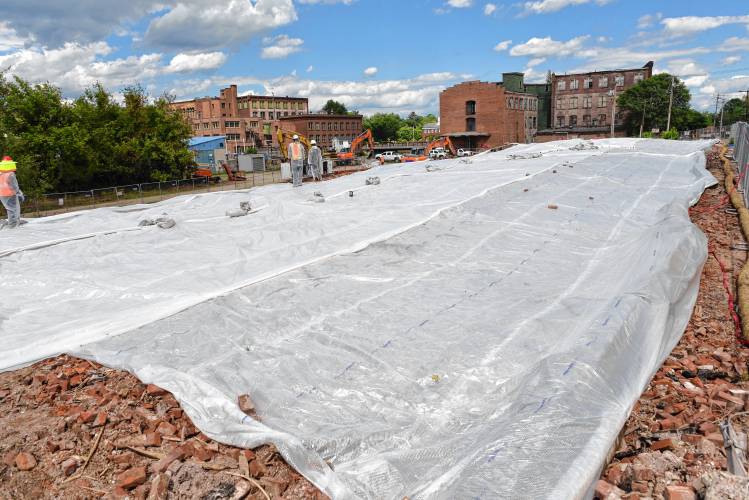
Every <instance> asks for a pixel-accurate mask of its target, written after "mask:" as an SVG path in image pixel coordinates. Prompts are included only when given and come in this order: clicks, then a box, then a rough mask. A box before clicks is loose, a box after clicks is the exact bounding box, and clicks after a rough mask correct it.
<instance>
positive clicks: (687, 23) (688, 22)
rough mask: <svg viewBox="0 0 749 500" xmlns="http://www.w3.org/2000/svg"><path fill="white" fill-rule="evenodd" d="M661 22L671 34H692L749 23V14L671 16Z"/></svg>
mask: <svg viewBox="0 0 749 500" xmlns="http://www.w3.org/2000/svg"><path fill="white" fill-rule="evenodd" d="M661 24H662V25H663V26H664V27H665V28H666V31H668V32H669V33H671V34H674V35H690V34H693V33H699V32H700V31H706V30H710V29H713V28H719V27H720V26H724V25H726V24H747V25H749V16H713V17H710V16H705V17H699V16H684V17H669V18H666V19H663V20H662V21H661Z"/></svg>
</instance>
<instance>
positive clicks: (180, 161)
mask: <svg viewBox="0 0 749 500" xmlns="http://www.w3.org/2000/svg"><path fill="white" fill-rule="evenodd" d="M124 97H125V99H124V100H125V104H124V106H122V105H120V104H119V103H117V101H115V100H114V99H113V98H112V96H111V95H110V94H109V93H108V92H107V91H106V90H105V89H104V88H103V87H102V86H101V85H99V84H97V85H94V86H92V87H91V88H89V89H86V90H85V91H84V93H83V95H81V96H80V97H78V98H77V99H75V100H74V101H73V102H72V103H71V102H69V101H66V100H64V99H63V98H62V94H61V92H60V90H59V89H57V88H56V87H54V86H51V85H49V84H40V85H31V84H29V83H28V82H26V81H24V80H22V79H20V78H18V77H15V78H12V79H9V78H6V77H5V75H3V74H0V154H2V155H5V154H8V155H11V156H13V158H14V159H15V160H16V161H17V162H18V165H19V169H18V177H19V181H20V183H21V185H22V186H23V189H24V191H25V192H28V193H30V194H39V193H44V192H60V191H80V190H90V189H95V188H100V187H109V186H113V185H116V184H135V183H142V182H151V181H154V180H165V179H175V178H181V177H183V176H184V175H185V173H186V171H187V168H188V167H190V166H191V165H192V163H193V159H192V154H191V153H190V151H188V149H187V139H188V138H189V137H190V135H191V133H192V131H191V130H190V127H189V125H188V124H187V123H186V122H185V121H184V120H183V119H182V117H181V116H179V114H178V113H177V112H176V111H173V110H172V109H171V108H169V106H168V99H167V98H166V97H162V98H159V99H157V100H156V101H155V102H153V103H151V102H149V98H148V96H147V94H146V93H145V91H144V90H143V89H142V88H141V87H132V88H129V89H126V90H125V92H124Z"/></svg>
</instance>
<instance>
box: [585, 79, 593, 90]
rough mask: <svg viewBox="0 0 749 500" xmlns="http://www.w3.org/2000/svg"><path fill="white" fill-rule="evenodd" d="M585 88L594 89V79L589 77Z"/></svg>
mask: <svg viewBox="0 0 749 500" xmlns="http://www.w3.org/2000/svg"><path fill="white" fill-rule="evenodd" d="M583 88H585V89H592V88H593V79H592V78H590V77H588V78H586V79H585V82H584V83H583Z"/></svg>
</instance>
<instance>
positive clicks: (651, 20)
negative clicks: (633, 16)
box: [637, 12, 663, 29]
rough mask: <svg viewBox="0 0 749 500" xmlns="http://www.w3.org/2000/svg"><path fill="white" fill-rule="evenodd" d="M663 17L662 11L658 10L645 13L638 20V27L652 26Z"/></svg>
mask: <svg viewBox="0 0 749 500" xmlns="http://www.w3.org/2000/svg"><path fill="white" fill-rule="evenodd" d="M662 18H663V14H661V13H660V12H657V13H655V14H645V15H644V16H641V17H640V18H639V19H638V20H637V27H638V28H640V29H645V28H650V27H651V26H653V25H654V24H655V23H656V22H657V21H660V20H661V19H662Z"/></svg>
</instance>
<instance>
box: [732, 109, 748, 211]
mask: <svg viewBox="0 0 749 500" xmlns="http://www.w3.org/2000/svg"><path fill="white" fill-rule="evenodd" d="M731 140H732V141H733V157H734V159H735V160H736V164H737V165H738V168H739V185H740V186H741V191H742V196H743V197H744V204H745V205H746V206H748V207H749V173H748V172H747V170H749V123H745V122H738V123H734V124H733V125H732V126H731Z"/></svg>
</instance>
